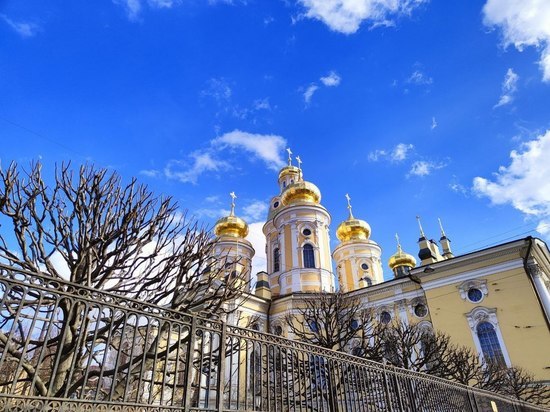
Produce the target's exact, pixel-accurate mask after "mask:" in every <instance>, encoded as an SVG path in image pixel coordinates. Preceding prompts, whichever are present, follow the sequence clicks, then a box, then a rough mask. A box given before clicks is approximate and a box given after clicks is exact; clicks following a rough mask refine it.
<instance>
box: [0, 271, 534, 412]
mask: <svg viewBox="0 0 550 412" xmlns="http://www.w3.org/2000/svg"><path fill="white" fill-rule="evenodd" d="M0 299H1V302H0V411H12V410H17V411H61V410H64V411H80V410H83V411H122V410H124V411H171V410H184V411H199V410H200V411H331V412H332V411H437V412H441V411H493V410H498V411H538V410H544V409H543V408H540V407H537V406H534V405H530V404H527V403H524V402H521V401H518V400H515V399H511V398H507V397H504V396H501V395H498V394H494V393H490V392H486V391H481V390H476V389H473V388H470V387H467V386H464V385H459V384H455V383H451V382H448V381H445V380H443V379H439V378H435V377H432V376H429V375H425V374H420V373H414V372H410V371H407V370H402V369H398V368H393V367H388V366H384V365H382V364H379V363H375V362H370V361H367V360H364V359H360V358H357V357H354V356H351V355H348V354H345V353H340V352H334V351H331V350H327V349H323V348H319V347H316V346H313V345H309V344H306V343H300V342H295V341H291V340H288V339H284V338H281V337H278V336H273V335H269V334H266V333H261V332H258V331H255V330H250V329H244V328H239V327H235V326H231V325H229V324H226V323H224V322H221V321H215V320H211V319H204V318H201V317H198V316H191V315H189V314H183V313H179V312H175V311H171V310H168V309H165V308H162V307H159V306H155V305H150V304H147V303H145V302H140V301H136V300H131V299H126V298H124V297H121V296H117V295H115V294H109V293H104V292H99V291H97V290H94V289H90V288H87V287H84V286H80V285H75V284H72V283H69V282H65V281H62V280H58V279H53V278H51V277H48V276H45V275H42V274H36V273H30V272H26V271H22V270H16V269H13V268H10V267H6V266H0Z"/></svg>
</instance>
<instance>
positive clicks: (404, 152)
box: [368, 143, 414, 162]
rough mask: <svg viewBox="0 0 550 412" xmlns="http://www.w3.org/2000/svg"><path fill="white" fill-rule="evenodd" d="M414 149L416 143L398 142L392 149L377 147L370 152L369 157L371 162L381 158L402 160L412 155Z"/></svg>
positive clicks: (393, 160) (394, 160) (392, 160)
mask: <svg viewBox="0 0 550 412" xmlns="http://www.w3.org/2000/svg"><path fill="white" fill-rule="evenodd" d="M413 149H414V145H412V144H410V143H398V144H396V145H395V146H394V147H393V148H392V149H391V150H386V149H376V150H374V151H372V152H370V153H369V155H368V159H369V161H371V162H378V161H380V160H389V161H391V162H402V161H403V160H405V159H407V158H408V157H409V156H410V154H411V152H412V150H413Z"/></svg>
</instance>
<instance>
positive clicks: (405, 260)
mask: <svg viewBox="0 0 550 412" xmlns="http://www.w3.org/2000/svg"><path fill="white" fill-rule="evenodd" d="M388 266H389V267H390V269H391V270H393V269H395V268H396V267H401V266H409V267H411V268H413V267H415V266H416V259H415V258H414V256H413V255H409V254H408V253H405V252H403V249H401V245H400V244H398V245H397V253H396V254H394V255H392V257H390V260H389V261H388Z"/></svg>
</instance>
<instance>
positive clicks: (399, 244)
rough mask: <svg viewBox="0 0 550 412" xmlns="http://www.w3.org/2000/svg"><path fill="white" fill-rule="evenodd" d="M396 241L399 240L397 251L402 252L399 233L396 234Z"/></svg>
mask: <svg viewBox="0 0 550 412" xmlns="http://www.w3.org/2000/svg"><path fill="white" fill-rule="evenodd" d="M395 240H397V251H398V252H402V251H403V249H402V248H401V242H400V241H399V235H398V234H397V233H396V234H395Z"/></svg>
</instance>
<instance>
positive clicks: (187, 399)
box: [183, 318, 197, 412]
mask: <svg viewBox="0 0 550 412" xmlns="http://www.w3.org/2000/svg"><path fill="white" fill-rule="evenodd" d="M196 333H197V320H196V318H193V320H192V321H191V328H190V329H189V339H188V341H187V353H186V357H185V373H186V379H185V392H184V393H183V399H184V410H185V412H189V411H190V408H191V389H192V382H193V353H194V350H195V335H196Z"/></svg>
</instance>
